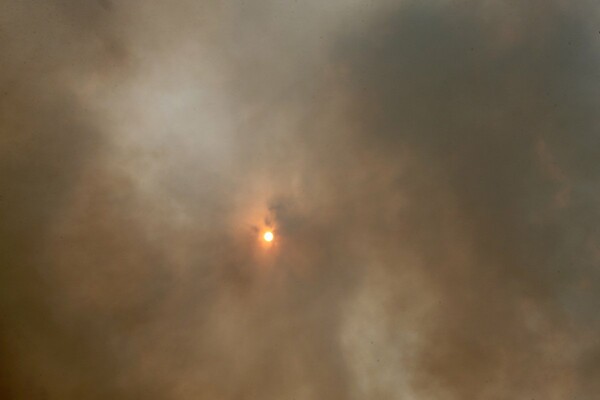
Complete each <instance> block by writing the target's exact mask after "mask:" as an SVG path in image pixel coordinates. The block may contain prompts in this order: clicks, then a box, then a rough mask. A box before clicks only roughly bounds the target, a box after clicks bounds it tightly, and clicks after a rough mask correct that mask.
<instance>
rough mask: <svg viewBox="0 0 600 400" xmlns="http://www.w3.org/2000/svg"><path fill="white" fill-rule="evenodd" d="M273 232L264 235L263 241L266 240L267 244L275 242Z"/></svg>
mask: <svg viewBox="0 0 600 400" xmlns="http://www.w3.org/2000/svg"><path fill="white" fill-rule="evenodd" d="M273 237H274V236H273V232H271V231H266V232H265V234H264V235H263V239H265V242H272V241H273Z"/></svg>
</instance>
